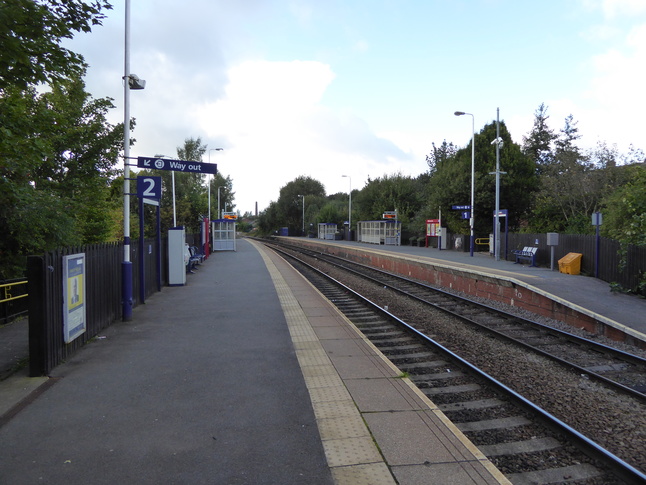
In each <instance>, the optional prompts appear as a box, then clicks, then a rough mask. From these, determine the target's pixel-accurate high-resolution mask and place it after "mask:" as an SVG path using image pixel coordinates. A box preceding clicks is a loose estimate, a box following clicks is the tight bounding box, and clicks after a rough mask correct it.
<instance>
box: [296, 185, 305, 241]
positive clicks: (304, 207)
mask: <svg viewBox="0 0 646 485" xmlns="http://www.w3.org/2000/svg"><path fill="white" fill-rule="evenodd" d="M298 196H299V197H302V198H303V236H305V196H304V195H301V194H298Z"/></svg>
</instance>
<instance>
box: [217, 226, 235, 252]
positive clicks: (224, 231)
mask: <svg viewBox="0 0 646 485" xmlns="http://www.w3.org/2000/svg"><path fill="white" fill-rule="evenodd" d="M211 228H212V232H213V237H212V240H213V251H235V250H236V219H233V218H225V219H216V220H213V221H211Z"/></svg>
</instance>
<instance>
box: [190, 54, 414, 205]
mask: <svg viewBox="0 0 646 485" xmlns="http://www.w3.org/2000/svg"><path fill="white" fill-rule="evenodd" d="M334 78H335V75H334V73H333V72H332V70H331V68H330V66H328V65H326V64H323V63H320V62H314V61H307V62H305V61H292V62H269V61H247V62H244V63H242V64H239V65H237V66H235V67H233V68H231V69H230V70H229V72H228V79H229V84H228V85H227V87H226V88H225V96H224V97H223V98H222V99H221V100H219V101H216V102H213V103H209V104H205V105H202V106H199V107H196V111H195V113H196V121H197V123H198V125H199V126H200V127H201V130H202V131H204V132H206V133H207V136H208V137H209V138H218V139H221V140H222V139H226V142H225V144H224V145H223V146H224V148H225V151H224V152H221V153H219V154H218V155H217V159H218V168H219V170H220V171H221V173H223V174H225V175H230V176H231V178H232V179H233V183H234V191H235V192H236V202H237V208H238V209H239V210H241V211H242V212H245V211H253V210H254V205H255V202H258V206H259V210H263V209H264V208H266V206H267V205H268V203H269V202H270V201H272V200H274V201H275V200H277V199H278V196H279V190H280V188H281V187H282V186H284V185H285V184H287V183H288V182H290V181H292V180H294V179H295V178H296V177H298V176H301V175H305V176H310V177H312V178H314V179H316V180H318V181H320V182H321V183H323V184H324V185H325V187H326V191H327V193H328V194H331V193H336V192H345V191H347V180H345V179H343V178H341V175H342V174H346V175H350V176H351V177H352V185H353V187H354V188H360V187H362V186H363V183H364V182H365V180H366V179H367V177H368V176H369V175H371V176H373V177H375V176H381V175H383V174H384V173H390V172H394V171H396V170H398V169H399V165H398V164H399V163H403V164H405V163H407V160H408V158H409V157H408V155H407V154H406V153H404V151H402V150H400V149H399V148H398V147H397V146H396V145H395V144H394V143H393V142H391V141H389V140H387V139H385V138H380V137H379V136H377V135H376V134H375V133H374V132H373V131H372V130H371V128H370V127H369V126H368V124H367V123H366V122H365V121H363V120H362V119H360V118H358V117H357V116H354V115H352V114H351V113H334V112H332V111H331V110H329V109H328V108H326V107H325V106H324V105H322V104H321V99H322V97H323V94H324V92H325V90H326V88H327V87H328V86H329V85H330V83H331V82H333V80H334ZM393 169H394V170H393ZM420 172H421V170H420Z"/></svg>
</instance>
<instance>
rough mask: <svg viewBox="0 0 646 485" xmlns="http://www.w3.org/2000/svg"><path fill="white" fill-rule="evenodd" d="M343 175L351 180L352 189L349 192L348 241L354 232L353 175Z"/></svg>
mask: <svg viewBox="0 0 646 485" xmlns="http://www.w3.org/2000/svg"><path fill="white" fill-rule="evenodd" d="M341 177H347V178H348V181H349V182H350V191H349V192H348V241H349V240H350V234H352V177H350V176H349V175H341Z"/></svg>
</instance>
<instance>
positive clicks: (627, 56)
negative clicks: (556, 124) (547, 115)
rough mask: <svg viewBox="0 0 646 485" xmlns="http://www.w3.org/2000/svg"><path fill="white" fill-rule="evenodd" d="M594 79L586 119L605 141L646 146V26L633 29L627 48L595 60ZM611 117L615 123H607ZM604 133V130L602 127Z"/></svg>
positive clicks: (609, 51) (608, 52)
mask: <svg viewBox="0 0 646 485" xmlns="http://www.w3.org/2000/svg"><path fill="white" fill-rule="evenodd" d="M592 67H593V75H594V77H593V79H592V80H591V82H590V87H589V89H588V90H587V91H586V92H585V93H584V95H585V97H586V98H588V99H590V100H592V101H593V104H592V106H591V108H592V109H591V111H590V113H589V115H588V116H586V119H587V120H588V123H589V129H590V130H591V131H592V132H593V133H594V134H595V135H596V136H597V137H598V138H599V139H602V140H607V141H608V142H610V143H614V142H619V143H621V144H624V145H628V144H629V143H633V144H635V145H637V146H639V145H640V143H643V125H644V123H643V113H644V112H646V95H645V94H644V89H643V84H644V79H645V78H646V24H644V25H641V26H638V27H636V28H634V29H632V30H631V31H630V32H629V34H628V35H627V36H626V37H625V42H624V45H622V46H618V47H615V48H612V49H608V50H607V51H605V52H603V53H601V54H599V55H597V56H595V57H593V58H592ZM601 113H605V114H601ZM608 118H610V119H611V120H612V123H608V121H609V119H608ZM602 124H603V126H605V131H603V132H602V131H601V130H602V128H601V126H602ZM587 129H588V128H586V130H587Z"/></svg>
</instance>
